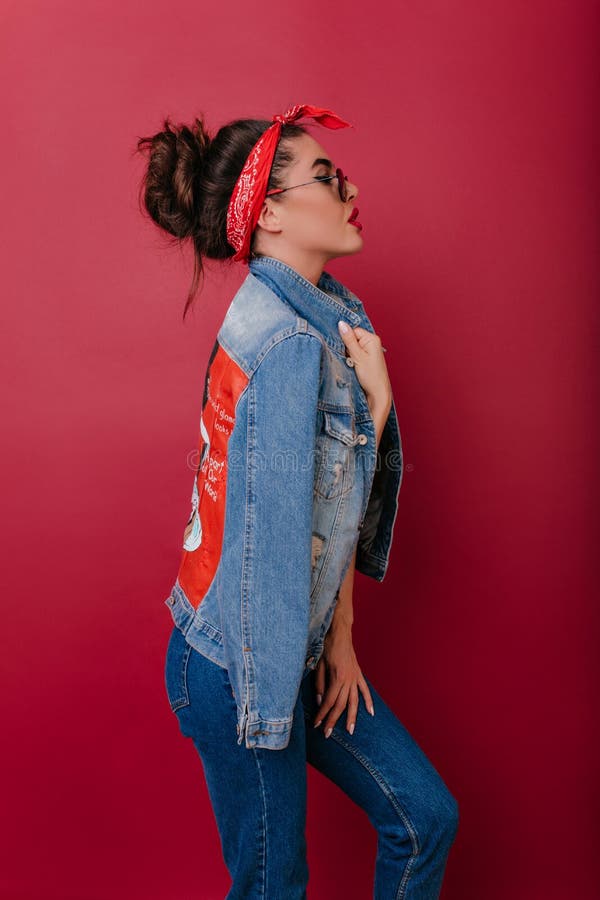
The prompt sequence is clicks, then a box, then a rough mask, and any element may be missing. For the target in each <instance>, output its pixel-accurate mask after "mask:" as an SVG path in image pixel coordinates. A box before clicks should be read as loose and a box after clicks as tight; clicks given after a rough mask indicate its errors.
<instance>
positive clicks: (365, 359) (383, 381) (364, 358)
mask: <svg viewBox="0 0 600 900" xmlns="http://www.w3.org/2000/svg"><path fill="white" fill-rule="evenodd" d="M343 326H345V329H346V330H344V327H343ZM338 329H339V332H340V336H341V338H342V340H343V342H344V344H345V346H346V350H347V351H348V356H349V357H351V359H352V360H353V361H354V368H355V370H356V377H357V378H358V380H359V382H360V384H361V387H362V389H363V390H364V392H365V394H366V396H367V401H368V403H369V406H370V407H371V408H373V407H374V406H376V407H384V408H385V407H389V405H390V404H391V400H392V386H391V384H390V379H389V376H388V371H387V366H386V364H385V357H384V355H383V349H382V347H381V338H380V337H379V336H378V335H377V334H373V332H372V331H367V330H366V328H361V327H360V325H357V327H356V328H351V327H350V325H348V323H347V322H343V321H342V320H340V322H339V323H338Z"/></svg>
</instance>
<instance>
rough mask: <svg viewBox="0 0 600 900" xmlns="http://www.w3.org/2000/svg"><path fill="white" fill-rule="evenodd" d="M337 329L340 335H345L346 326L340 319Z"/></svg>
mask: <svg viewBox="0 0 600 900" xmlns="http://www.w3.org/2000/svg"><path fill="white" fill-rule="evenodd" d="M338 328H339V329H340V331H341V332H342V334H346V332H347V331H348V326H347V325H346V323H345V322H344V321H342V319H340V320H339V322H338Z"/></svg>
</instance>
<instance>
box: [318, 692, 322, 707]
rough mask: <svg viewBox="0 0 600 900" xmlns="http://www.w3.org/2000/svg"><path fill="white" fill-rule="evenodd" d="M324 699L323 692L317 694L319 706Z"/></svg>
mask: <svg viewBox="0 0 600 900" xmlns="http://www.w3.org/2000/svg"><path fill="white" fill-rule="evenodd" d="M322 700H323V694H317V706H320V705H321V702H322Z"/></svg>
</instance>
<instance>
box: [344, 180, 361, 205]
mask: <svg viewBox="0 0 600 900" xmlns="http://www.w3.org/2000/svg"><path fill="white" fill-rule="evenodd" d="M357 197H358V188H357V187H356V185H355V184H354V182H353V181H350V179H348V180H347V181H346V201H348V200H355V199H356V198H357Z"/></svg>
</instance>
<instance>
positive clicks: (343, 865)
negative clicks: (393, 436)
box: [0, 0, 599, 900]
mask: <svg viewBox="0 0 600 900" xmlns="http://www.w3.org/2000/svg"><path fill="white" fill-rule="evenodd" d="M598 18H599V17H598V4H597V3H595V2H585V0H584V2H575V3H573V2H571V3H566V2H558V0H552V2H543V3H542V2H540V0H532V2H528V3H520V2H516V0H503V2H481V0H478V2H474V0H464V2H461V3H459V2H441V0H430V2H428V0H421V2H419V3H410V2H406V0H405V2H397V3H379V4H377V3H376V4H369V5H368V7H367V8H365V7H364V6H362V5H356V6H354V7H352V6H349V5H348V4H343V3H339V2H337V0H334V2H332V3H330V4H328V5H326V6H323V4H316V3H305V4H303V5H297V6H293V7H284V6H282V5H280V4H277V3H274V2H272V0H268V2H266V3H262V4H261V5H260V7H256V6H248V5H247V4H245V3H242V2H240V0H234V2H232V3H229V4H212V5H208V4H199V3H198V2H189V0H180V2H179V3H178V4H172V3H166V2H164V0H155V2H154V3H153V4H151V5H149V4H147V3H141V2H139V0H132V2H127V3H123V2H121V3H119V4H117V3H116V2H114V0H111V2H107V0H103V2H98V0H89V2H86V3H75V2H73V0H62V2H55V3H53V4H51V5H48V4H44V3H41V2H39V0H20V2H19V3H18V4H17V3H14V2H5V3H4V4H3V6H2V8H1V10H0V20H1V23H2V27H1V29H0V47H1V53H0V75H1V80H2V84H3V86H4V89H3V91H2V101H1V102H2V109H3V116H2V121H3V139H2V155H3V161H4V162H3V166H2V182H3V186H2V197H3V210H2V212H3V215H2V217H1V219H0V222H1V224H0V228H1V229H2V235H1V241H0V246H1V248H2V256H3V263H2V271H3V276H4V277H3V281H4V286H5V293H4V303H3V316H4V324H3V327H2V344H3V348H2V354H1V365H2V384H3V386H4V390H5V403H4V416H5V429H4V437H3V456H4V464H3V466H2V472H3V475H4V479H5V480H4V486H3V491H2V498H3V506H4V516H3V528H2V537H1V540H2V547H3V551H4V554H3V555H4V563H5V566H4V576H3V587H4V590H3V596H4V615H3V635H4V642H3V643H4V647H3V651H2V661H1V665H2V677H3V690H2V703H3V712H2V722H3V726H4V728H3V730H4V735H5V738H4V741H3V751H2V752H3V757H4V760H3V765H2V772H3V776H4V779H3V780H4V784H3V786H2V797H3V801H4V809H5V814H4V816H3V820H4V824H3V829H4V835H3V839H2V842H1V847H2V853H3V855H4V856H5V859H4V861H3V862H2V866H1V868H0V892H1V896H2V897H4V898H10V900H12V898H15V900H33V898H42V897H43V898H45V900H55V898H56V900H70V898H72V900H105V898H109V897H110V898H111V900H119V898H129V900H131V898H138V897H139V898H144V900H185V898H192V897H194V898H202V900H204V898H209V900H212V898H215V900H216V898H220V897H223V896H224V894H225V893H226V890H227V887H228V885H229V878H228V875H227V872H226V870H225V867H224V864H223V863H222V860H221V857H220V848H219V843H218V834H217V830H216V827H215V823H214V820H213V818H212V814H211V810H210V806H209V802H208V796H207V793H206V788H205V785H204V782H203V779H202V772H201V767H200V763H199V760H198V759H197V757H196V755H195V751H194V749H193V747H192V745H191V743H189V742H186V741H184V740H183V739H182V738H181V737H180V735H179V731H178V728H177V723H176V720H175V718H174V717H173V715H172V714H171V711H170V709H169V708H168V705H167V701H166V697H165V693H164V685H163V668H162V667H163V659H164V651H165V647H166V642H167V639H168V633H169V628H170V618H169V613H168V610H167V608H166V607H165V606H164V605H163V600H164V598H165V597H166V596H167V594H168V592H169V590H170V587H171V584H172V582H173V579H174V575H175V570H176V567H177V565H178V561H179V553H180V549H179V548H180V540H181V534H182V531H183V526H184V524H185V521H186V520H187V516H188V510H189V497H190V495H191V487H192V477H193V463H190V461H189V459H188V455H189V454H190V453H192V454H193V451H194V449H195V446H196V441H197V435H198V417H199V411H200V404H201V395H202V387H203V377H204V368H205V365H206V361H207V358H208V354H209V352H210V348H211V346H212V343H213V340H214V334H215V332H216V329H217V328H218V325H219V323H220V321H221V318H222V316H223V314H224V311H225V309H226V307H227V305H228V303H229V301H230V299H231V297H232V296H233V292H234V290H235V289H236V287H237V285H238V284H239V283H240V282H241V280H242V278H243V277H244V275H245V272H246V270H245V269H244V268H243V267H238V268H236V269H235V270H234V271H232V272H231V273H229V274H226V273H224V272H221V271H220V270H219V268H218V267H217V266H215V267H213V268H212V269H211V272H210V274H209V276H208V279H207V286H206V288H205V290H204V292H203V293H202V295H201V298H200V300H199V302H198V305H197V310H196V313H195V315H194V316H193V317H192V318H191V319H189V320H188V321H187V323H186V324H185V326H183V325H182V322H181V312H182V309H183V302H184V300H185V296H186V291H187V287H188V284H189V281H190V277H191V258H190V255H189V252H187V251H185V252H183V253H179V252H178V251H177V250H175V251H173V250H172V249H170V248H169V247H168V245H167V243H166V242H165V241H164V240H163V239H162V237H161V236H160V235H159V234H158V232H156V231H155V230H154V229H153V227H152V226H151V225H150V224H149V223H148V222H146V221H144V220H143V219H142V218H141V217H140V215H139V212H138V209H137V206H136V191H137V185H138V182H139V177H140V176H141V172H142V167H143V161H142V160H141V159H139V158H137V157H135V155H134V154H133V150H134V148H135V141H136V138H137V137H138V136H139V135H142V134H150V133H153V132H154V131H156V130H158V129H159V128H160V127H161V124H162V117H163V116H164V115H167V114H168V115H170V116H171V117H172V119H173V120H174V121H186V122H189V121H190V120H191V118H192V116H193V115H194V114H196V113H199V112H201V111H203V112H205V113H206V116H207V121H208V124H209V126H210V127H211V129H214V130H216V128H218V127H219V126H220V125H221V124H222V123H224V122H225V121H227V120H229V119H231V118H234V117H237V116H245V115H257V116H261V117H263V116H264V117H270V116H271V115H273V114H274V113H276V112H282V111H283V110H284V109H285V108H286V107H287V106H288V105H290V104H292V103H296V102H308V103H314V104H317V105H322V106H326V107H330V108H332V109H334V110H335V111H336V112H338V113H339V114H340V115H341V116H342V117H344V118H346V119H349V120H350V121H352V122H353V123H354V125H355V128H354V129H345V130H342V131H340V132H337V133H335V132H330V131H327V130H325V129H317V130H315V131H314V132H313V133H314V134H315V135H316V136H317V139H318V140H319V141H320V142H321V143H323V144H324V146H325V147H327V148H328V149H330V150H331V153H332V154H334V158H335V160H337V161H338V164H340V165H342V166H343V168H344V169H345V170H347V171H348V172H349V173H350V175H351V177H352V179H353V180H354V181H355V182H356V183H357V184H358V186H359V188H360V196H359V198H358V199H357V205H359V207H360V210H361V215H360V218H361V221H362V222H363V224H364V231H363V235H364V239H365V246H364V250H363V251H362V253H360V254H359V255H357V256H355V257H349V258H346V259H338V260H336V261H334V262H333V263H332V264H331V266H330V270H331V271H332V272H333V273H334V274H335V275H337V276H338V277H340V278H341V279H342V280H343V281H344V282H345V283H346V284H348V285H349V286H350V287H351V288H352V289H353V290H355V291H356V293H357V294H358V295H359V296H360V297H361V298H362V299H363V300H364V302H365V304H366V306H367V309H368V311H369V313H370V315H371V317H372V320H373V322H374V324H375V327H376V329H377V330H378V332H379V333H380V334H381V335H382V337H383V338H384V344H385V345H386V347H387V348H388V353H387V357H386V358H387V362H388V366H389V370H390V374H391V378H392V382H393V386H394V392H395V397H396V403H397V408H398V413H399V418H400V426H401V431H402V436H403V444H404V451H405V462H406V473H405V477H404V483H403V487H402V491H401V495H400V499H401V505H400V511H399V514H398V519H397V522H396V530H395V543H394V549H393V553H392V560H391V564H390V568H389V572H388V575H387V577H386V580H385V581H384V582H383V583H382V584H380V585H378V584H376V583H375V582H373V581H371V580H369V579H367V578H365V577H364V576H362V575H358V576H357V579H356V591H355V595H356V596H355V610H356V613H355V627H354V634H355V644H356V648H357V653H358V658H359V662H360V664H361V665H362V667H363V668H364V670H365V672H367V674H368V675H369V677H370V678H371V679H372V680H373V682H374V683H375V684H376V686H377V687H378V689H379V690H380V692H381V693H382V694H383V696H384V697H385V698H386V699H387V700H388V702H389V703H390V704H391V705H392V706H393V708H394V710H395V711H396V712H397V714H398V715H399V716H400V718H401V719H402V721H403V722H404V724H405V725H406V726H407V727H408V728H409V730H410V731H411V733H412V734H413V735H414V736H415V738H416V739H417V741H418V742H419V743H420V744H421V746H422V747H423V749H424V750H425V751H426V752H427V753H428V755H429V757H430V758H431V760H432V761H433V763H434V764H435V765H436V767H437V768H438V770H439V771H440V773H441V774H442V776H443V777H444V779H445V781H446V783H447V784H448V786H449V787H450V789H451V790H452V792H453V793H454V794H455V796H456V797H457V799H458V801H459V807H460V816H461V821H460V826H459V834H458V837H457V840H456V843H455V845H454V848H453V850H452V852H451V856H450V859H449V863H448V868H447V877H446V881H445V885H444V890H443V894H442V896H443V898H444V900H458V898H461V900H462V898H478V900H500V898H502V900H504V898H508V897H510V898H511V900H537V898H543V900H558V898H561V900H564V898H568V900H571V898H579V900H586V898H592V896H596V893H595V891H596V890H597V881H598V879H597V875H596V872H595V871H594V869H593V868H592V860H593V854H594V851H595V849H596V846H597V840H598V825H597V822H598V817H597V808H598V779H597V768H596V766H595V765H594V759H595V758H596V756H597V752H598V751H597V745H596V738H597V682H596V678H597V675H598V661H597V660H598V656H597V651H596V648H597V643H598V640H597V638H598V632H597V624H598V613H597V609H598V604H597V598H598V593H597V584H598V580H597V571H596V567H595V558H594V557H595V551H596V547H597V540H598V516H597V491H596V488H597V469H596V462H597V457H598V419H597V410H598V382H597V362H598V356H597V349H598V315H597V300H598V293H597V288H598V255H597V238H598V218H597V214H598V177H597V172H598V130H597V125H596V123H597V116H598V62H597V60H598ZM595 351H596V352H595ZM307 832H308V842H309V863H310V866H311V883H310V896H311V897H314V898H315V900H316V898H318V897H328V898H330V900H333V898H342V897H344V898H346V897H368V896H371V878H372V869H373V863H374V856H375V835H374V832H373V831H372V829H371V826H370V824H369V822H368V821H367V819H366V817H365V816H364V814H363V813H362V811H360V810H359V809H358V808H357V807H355V806H354V805H353V804H352V803H351V802H350V801H349V800H348V799H347V798H346V797H345V795H343V794H341V792H340V791H339V790H337V788H335V787H334V786H332V785H331V784H329V783H328V782H327V781H326V780H325V779H324V778H323V777H322V776H321V775H319V774H318V773H316V772H314V771H312V770H311V771H310V773H309V820H308V829H307Z"/></svg>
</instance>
